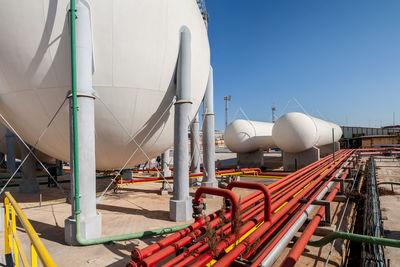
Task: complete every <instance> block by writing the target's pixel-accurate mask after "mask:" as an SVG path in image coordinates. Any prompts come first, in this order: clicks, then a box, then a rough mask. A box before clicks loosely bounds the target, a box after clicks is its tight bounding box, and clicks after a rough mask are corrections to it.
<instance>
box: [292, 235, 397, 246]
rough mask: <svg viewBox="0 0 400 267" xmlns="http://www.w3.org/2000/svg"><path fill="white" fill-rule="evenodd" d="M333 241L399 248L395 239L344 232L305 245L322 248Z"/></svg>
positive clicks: (294, 239) (295, 238)
mask: <svg viewBox="0 0 400 267" xmlns="http://www.w3.org/2000/svg"><path fill="white" fill-rule="evenodd" d="M297 239H299V238H298V237H294V238H293V239H292V240H293V241H294V242H295V241H297ZM335 239H346V240H350V241H353V242H359V243H369V244H375V245H382V246H387V247H395V248H400V240H397V239H390V238H382V237H375V236H368V235H359V234H353V233H346V232H333V233H331V234H329V235H327V236H325V237H323V238H321V239H319V240H310V241H308V243H307V245H310V246H312V247H323V246H325V245H326V244H328V243H330V242H332V241H333V240H335Z"/></svg>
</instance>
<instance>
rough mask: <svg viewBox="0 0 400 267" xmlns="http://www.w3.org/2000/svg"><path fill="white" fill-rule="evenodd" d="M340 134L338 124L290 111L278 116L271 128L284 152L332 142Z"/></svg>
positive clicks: (297, 150) (274, 137) (275, 139)
mask: <svg viewBox="0 0 400 267" xmlns="http://www.w3.org/2000/svg"><path fill="white" fill-rule="evenodd" d="M332 129H334V141H335V142H337V141H339V139H340V138H341V136H342V134H343V133H342V129H341V128H340V126H339V125H337V124H335V123H332V122H329V121H325V120H321V119H317V118H314V117H312V116H309V115H306V114H303V113H299V112H292V113H288V114H285V115H283V116H282V117H280V118H279V119H278V120H277V121H276V122H275V124H274V127H273V128H272V137H273V140H274V141H275V143H276V145H277V146H278V147H279V148H280V149H282V150H283V151H286V152H292V153H296V152H301V151H305V150H307V149H310V148H311V147H313V146H316V147H319V146H323V145H327V144H331V143H332Z"/></svg>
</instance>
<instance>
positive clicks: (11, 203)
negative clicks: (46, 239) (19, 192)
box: [4, 192, 56, 267]
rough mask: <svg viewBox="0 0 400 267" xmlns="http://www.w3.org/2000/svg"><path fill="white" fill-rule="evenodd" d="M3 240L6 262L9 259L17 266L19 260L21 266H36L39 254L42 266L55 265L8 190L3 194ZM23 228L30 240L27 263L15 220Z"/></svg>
mask: <svg viewBox="0 0 400 267" xmlns="http://www.w3.org/2000/svg"><path fill="white" fill-rule="evenodd" d="M4 210H5V214H4V240H5V256H6V260H7V262H10V261H11V264H12V266H16V267H18V266H19V265H20V260H21V262H22V265H23V266H32V267H36V266H37V257H38V256H39V258H40V261H41V262H42V264H43V266H45V267H47V266H56V264H55V263H54V261H53V260H52V258H51V257H50V255H49V253H48V252H47V250H46V248H45V247H44V245H43V243H42V242H41V241H40V239H39V237H38V235H37V233H36V232H35V230H34V229H33V227H32V225H31V223H30V222H29V221H28V219H27V218H26V217H25V215H24V213H23V212H22V210H21V208H20V207H19V205H18V203H17V202H16V201H15V199H14V198H13V197H12V195H11V194H10V193H9V192H6V193H5V196H4ZM16 217H18V219H19V222H20V223H21V225H22V227H23V228H24V229H25V232H26V233H27V234H28V236H29V239H30V241H31V245H30V247H31V251H30V253H31V262H30V264H29V261H28V258H27V256H26V254H25V252H24V250H23V249H22V245H21V241H20V239H19V237H18V235H17V221H16Z"/></svg>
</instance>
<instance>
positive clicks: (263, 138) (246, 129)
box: [225, 120, 275, 153]
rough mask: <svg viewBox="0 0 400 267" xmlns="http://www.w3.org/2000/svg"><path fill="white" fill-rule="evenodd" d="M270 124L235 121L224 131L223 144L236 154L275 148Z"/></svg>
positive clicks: (271, 124)
mask: <svg viewBox="0 0 400 267" xmlns="http://www.w3.org/2000/svg"><path fill="white" fill-rule="evenodd" d="M273 125H274V124H273V123H270V122H261V121H250V120H235V121H234V122H232V123H231V124H229V125H228V127H227V128H226V130H225V144H226V146H227V147H228V148H229V149H230V150H231V151H232V152H236V153H247V152H253V151H256V150H259V149H267V148H270V147H273V146H275V143H274V141H273V139H272V126H273Z"/></svg>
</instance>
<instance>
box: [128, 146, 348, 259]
mask: <svg viewBox="0 0 400 267" xmlns="http://www.w3.org/2000/svg"><path fill="white" fill-rule="evenodd" d="M346 152H347V151H346ZM338 153H339V154H346V153H342V151H340V152H338ZM336 156H338V154H336ZM328 158H329V157H325V158H324V159H322V160H321V161H319V162H316V163H315V164H311V165H309V166H307V167H305V168H303V169H301V170H299V171H298V172H296V173H293V174H291V175H288V176H287V177H286V178H284V179H282V180H280V181H277V182H275V183H273V184H271V185H270V186H268V188H273V189H274V190H273V191H274V192H275V193H277V192H278V191H276V190H279V189H280V188H282V187H284V186H285V185H286V184H288V183H289V182H290V180H295V179H298V178H300V175H301V173H306V172H307V171H310V170H312V171H313V172H315V171H317V170H318V171H319V169H320V166H318V165H319V164H321V163H324V162H327V160H328ZM338 158H339V157H338ZM327 163H329V164H330V162H327ZM233 171H235V170H233ZM246 171H247V170H246ZM253 171H257V172H258V170H253ZM228 172H232V171H231V170H226V171H221V172H219V173H228ZM200 175H201V174H200ZM307 176H309V175H307ZM313 177H314V175H312V178H313ZM312 178H311V179H312ZM301 179H304V177H303V178H301ZM146 180H147V181H148V179H146ZM304 180H307V181H309V180H310V179H304ZM296 182H297V181H296ZM298 184H300V185H303V184H304V182H303V183H298ZM287 188H288V187H285V188H284V190H285V189H287ZM289 188H290V189H293V186H292V184H291V186H289ZM294 188H297V189H299V188H300V187H299V186H294ZM213 189H214V188H213ZM228 191H229V190H228ZM281 191H282V190H280V191H279V192H281ZM291 191H292V190H291ZM277 196H278V195H274V196H273V198H276V197H277ZM235 197H236V196H235ZM251 198H253V199H254V198H257V199H258V200H260V199H262V197H261V196H260V193H259V192H257V193H253V194H251V195H249V196H246V197H245V198H244V199H243V201H241V203H242V202H244V200H245V199H247V200H250V199H251ZM199 199H201V196H200V198H199ZM258 200H257V201H258ZM251 202H252V203H253V204H254V203H255V202H256V201H249V202H248V203H246V204H247V205H246V208H247V207H250V206H251V205H253V204H252V203H251ZM274 204H275V203H274ZM243 206H244V205H243ZM275 206H276V205H275ZM242 208H243V209H242ZM244 209H245V207H241V210H244ZM252 210H253V208H252ZM269 214H270V213H269ZM226 215H227V216H226V217H227V218H226V219H229V217H231V216H229V215H232V214H230V213H227V214H226ZM234 216H236V214H235V215H234ZM233 218H234V217H233ZM257 218H258V219H261V218H262V216H260V215H258V216H256V218H253V220H251V223H250V224H249V222H248V223H247V224H246V225H245V226H247V227H248V226H250V225H251V224H253V223H254V220H257ZM199 221H200V220H199ZM202 221H203V222H202V225H203V226H204V219H203V220H202ZM232 221H234V220H232ZM195 223H196V222H195ZM220 223H221V220H220V219H214V220H212V222H211V223H210V227H212V228H213V227H216V226H217V225H218V224H220ZM203 226H200V227H201V228H202V229H203V228H205V227H203ZM232 226H233V225H232ZM247 227H245V228H247ZM245 228H243V227H241V229H240V232H241V233H242V232H243V231H244V230H246V229H245ZM250 229H251V228H250ZM193 230H194V229H193ZM199 230H200V229H199ZM227 231H228V232H230V230H227ZM181 232H183V233H181V234H180V235H177V236H179V237H177V236H175V238H178V240H179V239H180V238H181V237H182V236H185V235H188V234H189V235H190V236H188V240H189V241H188V242H190V240H193V238H196V237H197V236H200V235H202V233H203V232H202V230H200V231H198V230H197V231H196V233H193V232H191V231H181ZM244 233H245V232H243V234H244ZM175 238H172V239H170V240H168V242H165V244H164V245H167V244H168V243H169V244H171V243H173V242H174V241H173V240H174V239H175ZM231 238H232V235H231ZM166 239H168V237H167V238H166ZM166 239H165V240H166ZM171 240H172V241H171ZM162 241H164V240H162ZM233 241H234V240H233ZM184 243H186V242H179V244H174V247H180V246H181V245H182V246H184V245H185V244H184ZM220 243H225V242H220ZM151 246H153V245H151ZM151 246H149V247H151ZM153 248H154V249H155V251H157V250H159V249H161V248H162V246H160V245H156V246H153ZM146 249H147V248H146ZM146 249H144V250H146ZM205 249H206V248H205ZM160 252H161V251H160ZM164 252H167V251H164ZM164 252H163V253H164ZM152 253H154V252H150V254H152ZM132 254H134V253H133V252H132ZM156 254H158V253H156ZM143 255H145V254H143ZM143 255H142V256H141V257H140V256H139V257H136V259H135V261H136V262H137V261H138V260H139V259H140V258H141V259H143V258H145V257H146V256H143ZM168 255H170V254H168ZM168 255H167V256H168ZM154 256H155V255H154ZM157 256H160V255H157ZM146 260H147V259H146ZM159 260H160V259H159ZM159 260H158V261H159ZM158 261H156V262H158ZM150 264H151V263H150Z"/></svg>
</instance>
